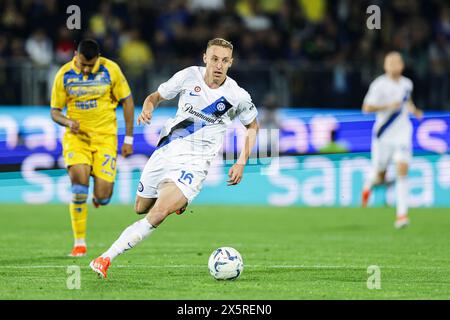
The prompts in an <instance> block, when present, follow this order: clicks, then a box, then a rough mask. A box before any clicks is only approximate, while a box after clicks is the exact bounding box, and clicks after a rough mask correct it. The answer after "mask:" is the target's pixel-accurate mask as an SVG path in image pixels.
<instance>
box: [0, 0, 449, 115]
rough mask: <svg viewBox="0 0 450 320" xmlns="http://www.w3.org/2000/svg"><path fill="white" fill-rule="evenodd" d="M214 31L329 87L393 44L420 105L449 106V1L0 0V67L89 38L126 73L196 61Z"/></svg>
mask: <svg viewBox="0 0 450 320" xmlns="http://www.w3.org/2000/svg"><path fill="white" fill-rule="evenodd" d="M72 4H77V5H78V6H79V7H80V9H81V21H82V24H81V25H82V28H81V30H69V29H68V28H67V26H66V20H67V18H68V17H69V16H70V14H68V13H66V9H67V7H68V6H70V5H72ZM372 4H376V5H379V6H380V8H381V29H380V30H369V29H368V28H367V27H366V20H367V18H368V16H369V14H367V13H366V8H367V7H368V6H369V5H372ZM216 36H220V37H223V38H226V39H228V40H230V41H231V42H232V43H233V44H234V45H235V52H234V56H235V63H236V65H239V64H245V66H246V67H248V66H252V65H264V64H265V65H272V66H273V65H280V66H284V68H285V69H286V70H288V71H289V69H291V68H297V67H299V68H305V67H308V66H310V68H311V70H316V69H318V70H322V69H325V70H331V71H332V77H333V83H334V86H335V88H334V89H335V91H336V92H338V93H339V90H341V91H342V92H351V90H350V89H349V86H350V84H351V81H350V80H348V81H350V82H349V83H346V80H345V79H346V76H347V73H346V72H350V71H353V72H354V71H355V70H356V71H357V72H359V74H361V73H364V72H365V71H367V72H366V73H368V74H369V77H367V79H363V78H364V75H359V76H358V79H357V81H359V82H363V83H364V82H365V83H364V86H366V85H367V82H368V81H369V80H371V79H369V78H370V77H372V76H373V75H374V74H376V73H378V74H379V73H380V72H381V61H382V58H383V55H384V54H385V53H386V52H387V51H389V50H398V51H400V52H401V53H402V54H403V56H404V57H405V60H406V64H407V70H406V71H407V75H408V76H410V77H412V78H413V80H414V82H415V85H416V88H415V89H416V91H418V92H419V91H420V90H422V92H426V94H425V93H423V101H422V102H423V103H426V104H427V106H428V107H429V108H435V109H436V108H448V109H450V98H449V92H448V91H449V90H448V89H449V88H450V2H449V1H448V0H428V1H425V0H423V1H421V0H378V1H377V0H371V1H364V0H314V1H311V0H151V1H150V0H133V1H126V0H111V1H73V0H68V1H66V0H60V1H57V0H0V65H1V64H5V63H9V62H10V61H12V60H15V59H19V60H20V59H23V58H28V59H31V60H32V61H33V63H34V64H36V65H44V66H45V65H50V64H57V65H61V64H63V63H65V62H67V61H69V60H70V59H71V58H72V56H73V52H74V50H75V48H76V44H77V42H78V41H79V40H80V39H81V38H85V37H91V38H94V39H97V40H98V41H99V43H100V45H101V51H102V55H104V56H106V57H108V58H111V59H115V60H117V61H118V62H119V63H120V64H121V65H122V66H124V67H125V68H126V70H127V76H128V75H129V76H131V77H133V75H136V76H139V74H140V73H142V72H143V70H144V68H143V66H154V67H158V66H162V65H165V64H177V65H179V66H180V67H182V66H187V65H191V64H202V61H201V57H202V53H203V51H204V49H205V45H206V42H207V40H209V39H211V38H213V37H216ZM339 76H341V78H342V77H343V79H344V80H341V81H340V80H339ZM347 77H348V76H347ZM319 79H320V76H317V77H314V76H312V77H311V81H318V80H319ZM362 79H363V80H364V81H363V80H362ZM293 81H294V82H295V77H293ZM1 83H2V80H1V75H0V85H1ZM305 88H308V86H307V85H304V86H303V87H302V88H300V89H299V90H301V89H303V90H306V89H305ZM366 88H367V87H366ZM361 94H364V92H363V93H360V95H361ZM358 98H360V97H358ZM312 103H314V102H312ZM350 103H351V102H350ZM0 104H1V102H0ZM348 107H357V106H354V105H350V106H348ZM358 107H359V106H358Z"/></svg>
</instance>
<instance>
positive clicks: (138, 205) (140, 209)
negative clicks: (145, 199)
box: [134, 201, 149, 214]
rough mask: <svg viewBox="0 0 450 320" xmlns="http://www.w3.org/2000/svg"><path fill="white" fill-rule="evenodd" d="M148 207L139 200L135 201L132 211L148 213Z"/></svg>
mask: <svg viewBox="0 0 450 320" xmlns="http://www.w3.org/2000/svg"><path fill="white" fill-rule="evenodd" d="M148 210H149V208H147V207H146V206H144V205H143V204H142V203H141V202H139V201H136V203H135V204H134V211H135V212H136V213H137V214H144V213H148Z"/></svg>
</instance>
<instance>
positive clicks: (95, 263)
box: [89, 256, 111, 278]
mask: <svg viewBox="0 0 450 320" xmlns="http://www.w3.org/2000/svg"><path fill="white" fill-rule="evenodd" d="M110 265H111V259H109V258H108V257H106V258H103V257H101V256H100V257H98V258H97V259H95V260H92V261H91V263H90V264H89V266H90V267H91V269H92V270H94V272H96V273H97V274H98V275H99V276H100V277H102V278H106V272H107V271H108V268H109V266H110Z"/></svg>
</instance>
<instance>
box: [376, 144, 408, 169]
mask: <svg viewBox="0 0 450 320" xmlns="http://www.w3.org/2000/svg"><path fill="white" fill-rule="evenodd" d="M371 157H372V166H373V167H374V169H376V170H377V171H378V172H380V171H385V170H386V169H387V167H388V165H389V163H390V162H391V161H393V162H394V163H396V164H397V163H399V162H403V163H407V164H409V163H410V162H411V158H412V148H411V143H400V142H396V141H389V140H387V139H376V138H374V139H373V140H372V146H371Z"/></svg>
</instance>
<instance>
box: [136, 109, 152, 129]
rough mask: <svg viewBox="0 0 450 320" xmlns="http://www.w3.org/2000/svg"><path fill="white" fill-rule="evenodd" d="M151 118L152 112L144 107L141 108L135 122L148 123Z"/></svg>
mask: <svg viewBox="0 0 450 320" xmlns="http://www.w3.org/2000/svg"><path fill="white" fill-rule="evenodd" d="M151 120H152V113H151V112H150V111H147V110H145V109H142V112H141V114H140V115H139V117H138V119H137V124H138V125H139V124H141V123H142V124H150V121H151Z"/></svg>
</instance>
